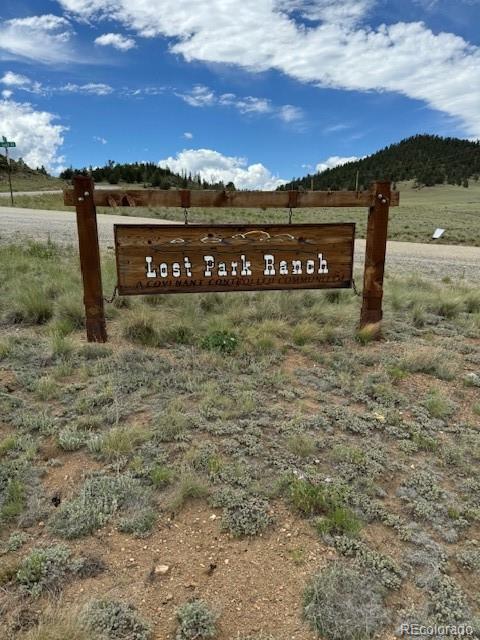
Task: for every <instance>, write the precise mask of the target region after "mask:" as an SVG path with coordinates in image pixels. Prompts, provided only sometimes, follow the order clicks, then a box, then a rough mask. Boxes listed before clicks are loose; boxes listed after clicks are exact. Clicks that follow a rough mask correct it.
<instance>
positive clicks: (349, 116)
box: [0, 0, 480, 188]
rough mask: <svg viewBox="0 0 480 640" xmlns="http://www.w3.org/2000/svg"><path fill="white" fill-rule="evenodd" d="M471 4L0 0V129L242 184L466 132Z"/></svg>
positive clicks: (74, 158)
mask: <svg viewBox="0 0 480 640" xmlns="http://www.w3.org/2000/svg"><path fill="white" fill-rule="evenodd" d="M479 23H480V0H392V1H389V0H343V1H342V2H339V1H338V0H210V1H209V2H206V3H199V2H198V1H197V2H195V1H193V0H58V1H57V0H35V1H34V0H21V1H19V0H3V2H2V6H1V8H0V91H1V99H0V135H7V136H8V137H9V138H11V139H14V140H16V142H17V144H18V150H17V154H18V155H21V156H22V157H24V158H25V159H26V160H27V161H28V162H29V163H30V164H31V165H34V166H35V165H37V164H44V165H46V166H47V167H48V168H49V169H50V170H52V171H54V172H58V171H59V170H61V168H62V167H65V166H68V165H70V164H71V165H73V166H84V165H89V164H92V165H99V164H103V163H105V162H106V161H107V160H108V159H113V160H116V161H122V162H127V161H135V160H138V161H142V160H149V161H153V162H160V163H161V164H164V165H165V164H168V165H169V166H170V167H171V168H173V169H175V170H182V169H185V170H187V171H192V172H200V173H201V175H202V177H205V178H206V179H209V178H215V179H224V180H227V181H228V180H230V179H233V180H234V182H235V183H236V184H237V186H240V187H243V188H275V187H276V186H278V184H281V182H282V181H285V180H288V179H290V178H292V177H293V176H300V175H304V174H305V173H307V172H311V171H315V170H319V169H323V168H325V167H327V166H333V165H334V164H336V163H339V162H342V161H345V159H350V158H355V157H361V156H364V155H367V154H369V153H372V152H374V151H376V150H378V149H379V148H381V147H383V146H385V145H387V144H391V143H393V142H397V141H398V140H400V139H402V138H405V137H408V136H410V135H413V134H415V133H424V132H427V133H435V134H439V135H451V136H459V137H465V138H473V139H477V138H479V137H480V29H479V28H478V24H479Z"/></svg>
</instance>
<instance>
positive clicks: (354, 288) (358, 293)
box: [352, 278, 360, 296]
mask: <svg viewBox="0 0 480 640" xmlns="http://www.w3.org/2000/svg"><path fill="white" fill-rule="evenodd" d="M352 288H353V293H354V294H355V295H356V296H359V295H360V292H359V290H358V289H357V285H356V284H355V280H354V279H353V278H352Z"/></svg>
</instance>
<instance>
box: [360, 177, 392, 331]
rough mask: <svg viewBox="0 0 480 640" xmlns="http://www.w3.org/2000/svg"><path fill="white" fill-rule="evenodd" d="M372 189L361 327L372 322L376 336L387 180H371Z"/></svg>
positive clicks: (388, 197)
mask: <svg viewBox="0 0 480 640" xmlns="http://www.w3.org/2000/svg"><path fill="white" fill-rule="evenodd" d="M371 189H372V193H373V194H374V196H375V203H374V205H373V206H372V207H370V209H369V212H368V225H367V240H366V248H365V270H364V275H363V303H362V312H361V316H360V328H362V327H365V326H366V325H373V327H374V331H375V333H376V335H377V337H378V336H380V332H381V328H380V323H381V320H382V316H383V312H382V298H383V274H384V271H385V254H386V251H387V230H388V210H389V206H390V195H391V188H390V182H374V183H373V184H372V187H371Z"/></svg>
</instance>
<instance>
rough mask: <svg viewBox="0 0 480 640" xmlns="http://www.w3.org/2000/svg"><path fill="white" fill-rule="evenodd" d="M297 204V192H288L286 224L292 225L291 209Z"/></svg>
mask: <svg viewBox="0 0 480 640" xmlns="http://www.w3.org/2000/svg"><path fill="white" fill-rule="evenodd" d="M297 203H298V191H296V190H291V191H289V192H288V224H292V215H293V211H292V209H295V208H296V206H297Z"/></svg>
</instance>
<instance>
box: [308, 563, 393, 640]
mask: <svg viewBox="0 0 480 640" xmlns="http://www.w3.org/2000/svg"><path fill="white" fill-rule="evenodd" d="M303 612H304V616H305V618H306V620H307V621H308V622H309V623H310V625H311V627H312V628H313V629H314V630H315V631H316V632H317V633H318V635H319V636H321V637H322V638H325V639H326V640H366V639H367V638H372V637H373V636H374V635H375V634H376V633H377V631H378V630H379V629H380V628H381V627H382V626H383V625H384V624H385V623H386V622H387V620H388V617H387V612H386V609H385V606H384V604H383V592H382V590H381V589H380V588H379V587H378V585H377V583H376V581H375V580H374V579H373V578H372V576H370V575H369V574H368V573H365V572H363V573H359V572H358V571H356V570H355V569H353V568H350V567H348V566H346V565H344V564H343V563H340V562H336V563H333V564H331V565H330V566H328V567H327V568H326V569H323V571H321V572H320V573H318V574H317V575H316V576H314V577H313V579H312V581H311V583H310V585H309V586H308V587H307V589H306V591H305V595H304V608H303Z"/></svg>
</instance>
